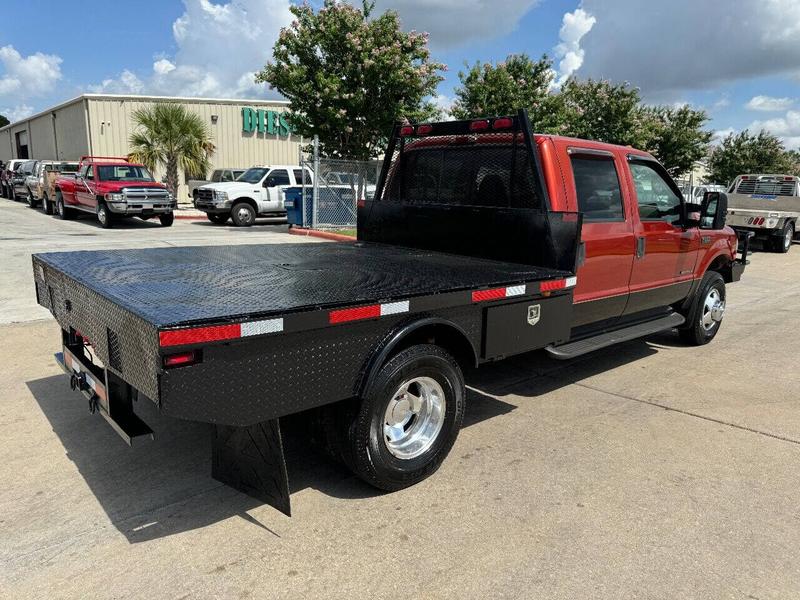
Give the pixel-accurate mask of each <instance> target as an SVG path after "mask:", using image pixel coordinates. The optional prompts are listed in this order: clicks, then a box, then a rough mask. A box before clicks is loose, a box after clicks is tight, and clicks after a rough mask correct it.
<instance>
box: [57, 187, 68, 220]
mask: <svg viewBox="0 0 800 600" xmlns="http://www.w3.org/2000/svg"><path fill="white" fill-rule="evenodd" d="M55 214H56V216H57V217H58V218H59V219H61V220H62V221H69V220H70V219H71V218H72V209H71V208H67V207H66V206H64V197H63V196H62V195H61V192H56V211H55Z"/></svg>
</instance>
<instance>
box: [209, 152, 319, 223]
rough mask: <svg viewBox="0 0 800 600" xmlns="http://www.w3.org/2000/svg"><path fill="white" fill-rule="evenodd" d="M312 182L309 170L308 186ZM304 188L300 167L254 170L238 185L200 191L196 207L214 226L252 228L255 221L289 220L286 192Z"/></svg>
mask: <svg viewBox="0 0 800 600" xmlns="http://www.w3.org/2000/svg"><path fill="white" fill-rule="evenodd" d="M310 181H312V175H311V171H310V170H309V169H306V183H309V182H310ZM296 185H303V169H302V167H300V166H298V165H271V166H259V167H251V168H249V169H247V170H246V171H245V172H244V173H242V175H240V176H239V178H238V179H237V180H236V181H229V182H225V183H211V184H208V185H203V186H201V187H199V188H197V195H196V196H195V199H194V206H195V208H197V209H198V210H202V211H203V212H205V213H206V215H207V216H208V220H209V221H211V222H212V223H217V224H223V223H226V222H227V221H228V219H233V223H234V225H237V226H239V227H249V226H250V225H252V224H253V223H254V222H255V220H256V217H267V216H269V217H281V216H286V208H285V207H284V200H285V194H284V192H283V190H284V189H285V188H287V187H290V186H296Z"/></svg>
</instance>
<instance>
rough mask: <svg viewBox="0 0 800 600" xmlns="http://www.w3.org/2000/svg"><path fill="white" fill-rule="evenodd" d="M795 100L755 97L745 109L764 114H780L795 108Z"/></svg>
mask: <svg viewBox="0 0 800 600" xmlns="http://www.w3.org/2000/svg"><path fill="white" fill-rule="evenodd" d="M794 102H795V101H794V99H793V98H774V97H772V96H753V97H752V98H750V100H749V101H748V102H747V104H745V105H744V106H745V108H747V109H750V110H759V111H763V112H780V111H782V110H788V109H790V108H792V106H794Z"/></svg>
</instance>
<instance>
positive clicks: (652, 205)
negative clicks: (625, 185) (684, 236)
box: [630, 161, 681, 225]
mask: <svg viewBox="0 0 800 600" xmlns="http://www.w3.org/2000/svg"><path fill="white" fill-rule="evenodd" d="M630 167H631V175H632V176H633V184H634V187H635V188H636V200H637V202H638V203H639V218H640V219H641V220H642V221H666V222H667V223H670V224H672V225H675V224H677V223H678V222H679V221H680V218H681V197H680V196H679V195H678V194H677V193H676V192H675V191H674V190H673V189H672V186H671V185H669V183H667V181H666V179H664V177H663V176H662V175H661V173H659V172H658V171H657V170H656V169H655V167H654V165H652V164H650V162H649V161H647V162H645V161H642V162H639V161H632V162H631V163H630Z"/></svg>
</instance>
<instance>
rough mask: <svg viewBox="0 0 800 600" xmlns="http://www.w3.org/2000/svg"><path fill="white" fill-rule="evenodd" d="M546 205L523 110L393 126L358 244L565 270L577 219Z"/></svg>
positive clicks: (572, 256) (574, 246)
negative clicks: (364, 242) (515, 113)
mask: <svg viewBox="0 0 800 600" xmlns="http://www.w3.org/2000/svg"><path fill="white" fill-rule="evenodd" d="M550 206H551V205H550V199H549V197H548V192H547V186H546V185H545V184H544V177H543V174H542V166H541V163H540V159H539V152H538V149H537V145H536V140H535V138H534V136H533V133H532V131H531V126H530V122H529V120H528V115H527V112H526V111H525V110H520V111H519V112H518V113H517V115H515V116H502V117H493V118H485V119H475V120H469V121H445V122H440V123H422V124H419V125H398V126H396V127H395V128H394V130H393V132H392V136H391V139H390V140H389V145H388V148H387V151H386V156H385V158H384V164H383V169H382V170H381V175H380V178H379V180H378V185H377V189H376V193H375V197H374V199H373V200H372V201H369V200H365V201H360V202H359V209H358V239H359V240H362V241H368V242H380V243H386V244H394V245H398V246H406V247H411V248H419V249H426V250H433V251H439V252H449V253H453V254H460V255H464V256H474V257H478V258H489V259H493V260H499V261H506V262H514V263H521V264H526V265H537V266H543V267H549V268H554V269H561V270H565V271H571V272H574V270H575V268H576V258H577V254H578V246H579V243H580V231H581V215H580V214H579V213H577V212H554V211H551V210H550Z"/></svg>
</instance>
